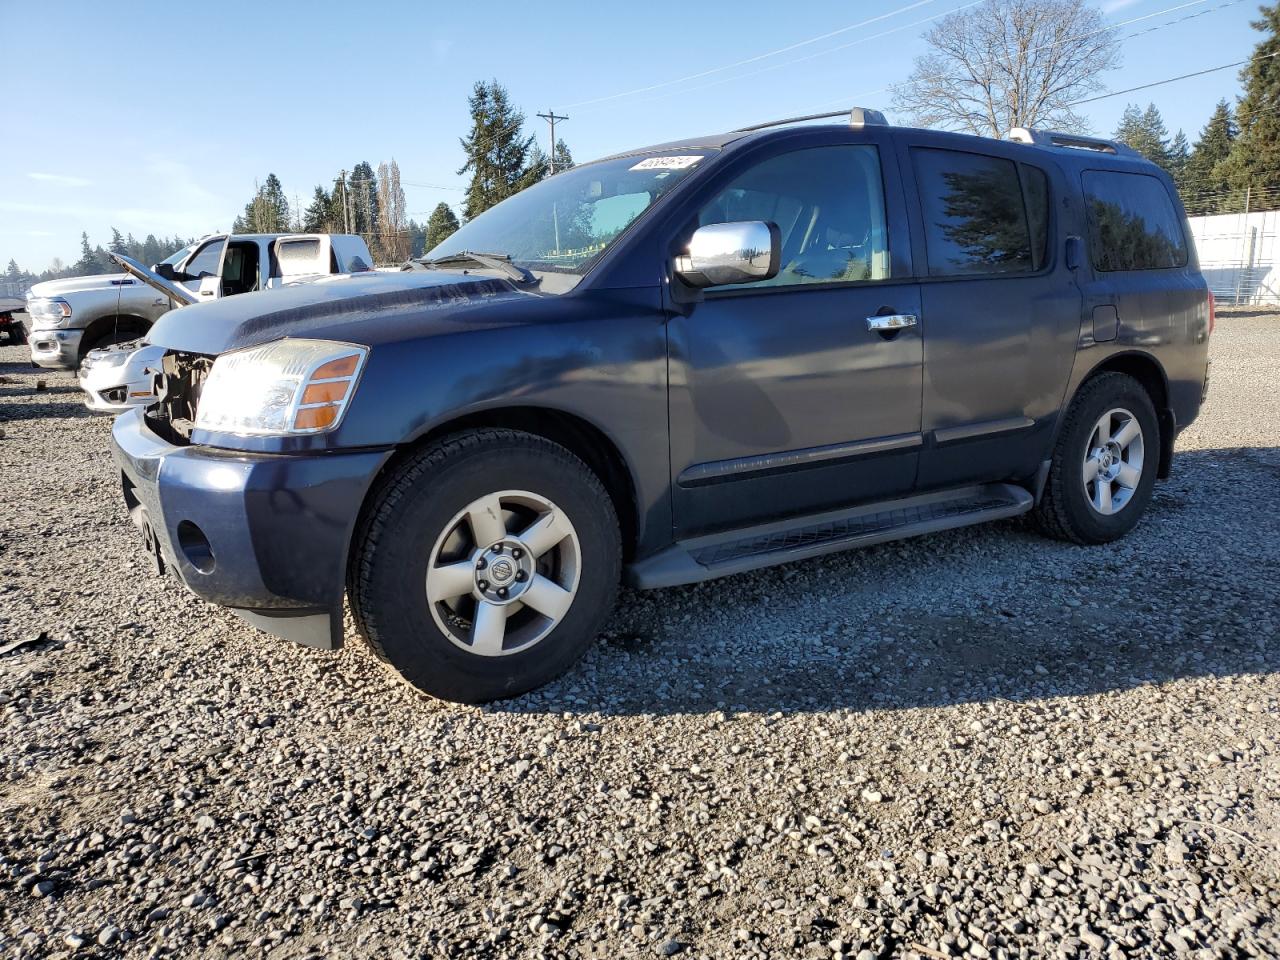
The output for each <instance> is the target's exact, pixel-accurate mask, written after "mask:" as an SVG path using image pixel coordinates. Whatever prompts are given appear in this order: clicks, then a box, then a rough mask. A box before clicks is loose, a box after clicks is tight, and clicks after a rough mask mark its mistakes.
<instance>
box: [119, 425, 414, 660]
mask: <svg viewBox="0 0 1280 960" xmlns="http://www.w3.org/2000/svg"><path fill="white" fill-rule="evenodd" d="M112 439H113V444H112V445H113V448H114V452H115V458H116V462H117V463H118V464H119V466H120V470H121V483H122V486H123V493H124V500H125V504H126V506H127V507H128V509H129V514H130V517H131V518H132V519H133V521H134V523H135V524H136V525H137V526H138V528H139V529H140V530H141V531H142V534H143V542H144V544H145V546H146V549H147V552H148V553H150V554H151V557H152V560H153V563H154V564H155V566H156V567H157V568H159V569H160V570H162V571H172V572H174V573H176V574H177V576H178V577H179V578H180V579H181V580H182V582H183V583H184V584H185V585H186V586H187V588H188V589H189V590H190V591H191V592H192V593H194V594H196V596H199V597H202V598H203V599H205V600H208V601H210V602H212V603H216V604H219V605H221V606H225V607H230V608H231V609H232V610H233V611H234V612H235V613H237V614H239V615H240V616H241V617H243V618H244V619H245V620H247V621H249V622H250V623H252V624H253V625H254V626H256V627H259V628H260V629H262V630H265V631H267V632H268V633H272V634H274V635H276V636H279V637H283V638H285V639H287V640H292V641H294V642H296V643H301V644H304V645H306V646H311V647H319V648H321V649H325V650H336V649H338V648H339V647H341V646H342V632H343V631H342V599H343V593H344V590H345V586H346V567H347V555H348V550H349V548H350V542H351V534H352V531H353V530H354V528H355V523H356V518H357V516H358V514H359V511H360V506H361V504H362V503H363V502H364V498H365V494H366V493H367V492H368V489H369V486H370V484H371V483H372V482H373V478H374V477H375V476H376V475H377V472H378V470H379V468H380V467H381V466H382V464H383V463H384V462H385V460H386V458H387V457H388V456H389V455H390V452H389V451H385V450H379V451H359V452H356V453H325V454H313V455H291V454H265V453H240V452H236V451H229V450H220V449H215V448H212V447H201V446H176V445H174V444H171V443H168V442H166V441H164V440H162V439H161V438H160V437H158V436H156V434H154V433H153V432H152V431H151V430H150V429H149V428H148V427H147V425H146V422H145V419H144V415H143V411H142V410H137V409H135V410H131V411H129V412H128V413H125V414H124V415H123V416H121V417H119V418H118V419H117V420H116V422H115V425H114V427H113V429H112Z"/></svg>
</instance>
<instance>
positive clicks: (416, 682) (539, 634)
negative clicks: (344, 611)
mask: <svg viewBox="0 0 1280 960" xmlns="http://www.w3.org/2000/svg"><path fill="white" fill-rule="evenodd" d="M495 497H496V498H497V500H496V501H495V500H494V499H493V498H495ZM496 507H500V508H501V509H500V510H498V509H496ZM491 508H494V509H491ZM566 521H567V522H566ZM498 531H501V533H499V532H498ZM552 531H554V532H552ZM557 537H558V538H560V539H556V538H557ZM495 538H497V539H495ZM550 541H554V543H553V545H552V546H550V547H546V543H547V542H550ZM495 544H496V546H495ZM354 547H355V549H354V551H353V554H352V562H351V566H350V572H349V576H348V592H349V595H350V598H351V606H352V610H353V613H354V616H355V621H356V625H357V626H358V628H359V629H360V632H361V633H362V634H363V635H364V637H365V639H366V640H367V641H368V643H369V645H370V646H371V647H372V648H373V651H374V653H375V654H376V655H377V656H378V657H379V658H380V659H382V660H383V661H384V662H386V663H388V664H390V665H391V666H392V667H393V668H394V669H395V670H396V672H398V673H399V675H400V676H401V677H402V678H403V679H404V680H406V681H408V682H409V683H410V684H412V685H413V686H415V687H417V688H418V689H419V690H421V691H423V692H424V693H428V694H430V695H431V696H433V697H438V698H440V699H442V700H452V701H454V702H457V703H484V702H486V701H490V700H498V699H502V698H505V697H514V696H518V695H520V694H522V693H526V692H528V691H529V690H532V689H534V688H535V687H539V686H541V685H542V684H544V683H547V682H548V681H549V680H551V679H553V678H554V677H557V676H559V675H560V674H561V673H563V672H564V671H565V670H567V669H568V668H569V667H570V666H571V665H572V664H573V663H574V662H575V661H577V660H578V658H579V657H581V656H582V654H583V653H584V652H585V651H586V649H587V647H588V646H590V644H591V643H592V641H594V639H595V638H596V636H597V635H598V634H599V632H600V629H601V627H603V626H604V621H605V619H606V618H607V617H608V615H609V613H610V612H611V611H612V609H613V604H614V600H615V598H616V596H617V590H618V581H619V576H620V573H621V567H622V546H621V535H620V533H619V527H618V520H617V516H616V514H615V512H614V508H613V502H612V501H611V500H610V498H609V495H608V493H606V492H605V489H604V486H603V485H602V484H601V483H600V480H599V478H598V477H597V476H596V475H595V474H594V473H593V472H592V471H591V470H590V469H589V468H588V467H587V466H586V465H585V464H584V463H583V462H582V461H581V460H579V459H578V458H577V457H575V456H574V455H573V454H572V453H570V452H569V451H568V450H566V449H565V448H564V447H561V446H559V445H558V444H555V443H552V442H551V441H549V440H546V439H543V438H542V437H537V436H534V435H532V434H528V433H521V432H517V431H514V430H496V429H483V430H476V431H473V432H468V433H463V434H456V435H454V436H451V437H447V438H444V439H442V440H439V441H437V442H435V443H433V444H431V445H430V446H428V447H425V448H424V449H422V450H421V451H419V452H418V453H416V454H415V455H413V456H412V457H411V458H410V459H408V460H407V461H406V462H404V463H403V464H401V465H400V466H399V467H398V468H397V469H396V470H395V471H394V472H393V473H392V474H391V476H390V477H389V478H388V479H387V481H386V482H385V483H384V484H383V485H382V486H381V487H380V488H379V490H378V491H377V492H376V493H375V495H374V498H373V500H372V501H371V505H370V506H369V508H367V509H366V511H365V513H364V517H363V520H362V522H361V524H360V527H359V529H358V530H357V534H356V538H355V542H354ZM429 567H430V569H431V570H432V571H433V572H432V573H431V575H430V576H429V575H428V568H429ZM486 578H488V579H486ZM557 590H558V591H560V592H556V591H557ZM429 591H430V592H431V594H432V595H431V596H430V597H429V596H428V592H429ZM535 597H536V598H537V599H536V600H535V599H534V598H535ZM542 610H546V611H549V612H548V613H545V614H544V613H542V612H540V611H542ZM499 624H500V626H501V630H499V629H498V625H499ZM495 636H496V641H495Z"/></svg>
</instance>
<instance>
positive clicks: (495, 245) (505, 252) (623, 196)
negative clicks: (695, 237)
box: [426, 149, 707, 276]
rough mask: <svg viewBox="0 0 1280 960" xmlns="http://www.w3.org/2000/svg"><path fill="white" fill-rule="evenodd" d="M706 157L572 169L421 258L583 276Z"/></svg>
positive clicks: (683, 155) (702, 153)
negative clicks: (482, 260) (487, 257)
mask: <svg viewBox="0 0 1280 960" xmlns="http://www.w3.org/2000/svg"><path fill="white" fill-rule="evenodd" d="M706 155H707V151H706V150H705V149H704V150H698V151H685V152H678V153H676V154H672V155H661V156H659V155H652V156H647V157H634V156H633V157H623V158H620V159H617V160H605V161H602V162H600V163H592V164H588V165H586V166H582V167H574V168H573V169H572V170H566V171H565V172H564V173H559V174H556V175H555V176H554V177H549V178H548V179H546V180H543V181H542V182H541V183H537V184H535V185H534V186H532V187H529V188H528V189H526V190H522V191H521V192H520V193H517V194H516V195H515V196H513V197H508V198H507V199H506V200H504V201H502V203H500V204H498V205H497V206H495V207H491V208H490V209H488V210H486V211H485V212H484V213H482V214H480V216H478V217H476V218H475V219H474V220H472V221H470V222H468V223H467V224H466V225H465V226H463V227H461V228H460V229H458V230H457V231H456V232H455V233H453V234H451V235H450V236H449V237H448V238H447V239H445V240H444V241H442V242H441V243H439V244H438V245H437V246H436V247H435V248H434V249H432V250H429V251H427V254H426V257H427V259H434V258H436V257H447V256H450V255H452V254H458V253H462V252H464V251H466V252H471V253H487V254H496V255H501V256H508V257H510V258H511V261H512V263H515V264H517V265H518V266H521V267H524V268H525V269H527V270H530V271H532V272H533V273H534V274H538V273H565V274H574V275H577V276H581V275H582V274H584V273H586V272H587V270H588V268H589V267H590V266H591V264H592V263H593V262H594V261H595V260H596V259H597V258H598V257H599V256H600V254H601V253H603V252H604V251H605V250H606V249H608V247H609V245H610V244H611V243H612V242H613V241H614V240H615V239H616V238H617V237H618V235H619V234H621V233H622V232H623V231H624V230H626V229H627V227H629V226H630V225H631V224H632V223H633V222H634V221H635V220H636V218H637V217H639V216H640V215H641V214H642V213H644V212H645V211H646V210H647V209H649V207H651V206H653V204H654V203H656V202H657V201H658V199H659V198H660V197H662V196H663V195H664V194H666V193H668V192H669V191H670V190H671V188H672V187H674V186H675V185H676V184H677V183H679V182H680V181H681V180H682V179H684V177H686V176H687V175H688V174H689V172H690V171H691V170H693V169H694V168H695V167H696V166H697V164H698V162H699V161H701V160H703V159H704V158H705V157H706Z"/></svg>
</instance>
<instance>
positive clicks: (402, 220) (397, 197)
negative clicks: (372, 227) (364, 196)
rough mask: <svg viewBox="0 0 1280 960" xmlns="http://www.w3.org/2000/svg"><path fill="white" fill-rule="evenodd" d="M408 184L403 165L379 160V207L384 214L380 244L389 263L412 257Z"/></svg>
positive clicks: (393, 161)
mask: <svg viewBox="0 0 1280 960" xmlns="http://www.w3.org/2000/svg"><path fill="white" fill-rule="evenodd" d="M404 207H405V202H404V188H403V187H401V186H400V165H399V164H398V163H396V162H395V160H392V161H391V163H389V164H387V163H380V164H378V209H379V210H380V211H381V214H382V223H381V226H382V236H380V237H379V238H378V247H379V249H380V250H381V251H382V253H383V255H384V259H385V260H386V261H387V262H388V263H403V262H404V261H405V260H408V259H409V245H410V238H409V222H408V220H407V219H406V216H405V209H404Z"/></svg>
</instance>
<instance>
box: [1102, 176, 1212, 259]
mask: <svg viewBox="0 0 1280 960" xmlns="http://www.w3.org/2000/svg"><path fill="white" fill-rule="evenodd" d="M1083 182H1084V192H1085V197H1086V198H1087V199H1088V201H1089V249H1090V251H1091V255H1092V257H1093V265H1094V267H1095V268H1096V269H1098V270H1102V271H1108V272H1110V271H1116V270H1168V269H1170V268H1172V267H1185V266H1186V265H1187V238H1186V236H1185V234H1184V233H1183V231H1182V221H1181V220H1180V218H1179V217H1178V213H1177V211H1176V210H1175V209H1174V207H1173V201H1172V200H1171V199H1170V197H1169V191H1168V190H1166V189H1165V185H1164V184H1163V183H1161V182H1160V180H1159V179H1157V178H1156V177H1152V176H1148V175H1147V174H1143V173H1117V172H1114V171H1111V170H1088V171H1086V172H1085V173H1084V176H1083Z"/></svg>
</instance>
